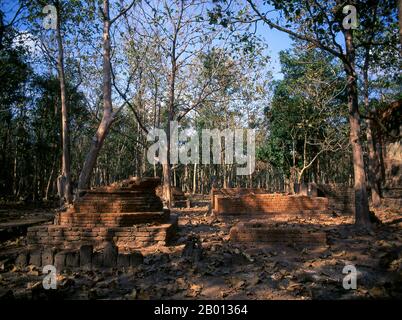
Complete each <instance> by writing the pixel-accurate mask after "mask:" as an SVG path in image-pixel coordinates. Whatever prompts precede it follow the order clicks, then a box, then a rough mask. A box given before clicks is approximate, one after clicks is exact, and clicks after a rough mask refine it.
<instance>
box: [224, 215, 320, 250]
mask: <svg viewBox="0 0 402 320" xmlns="http://www.w3.org/2000/svg"><path fill="white" fill-rule="evenodd" d="M230 240H231V241H236V242H247V243H256V244H258V243H264V244H272V245H282V244H285V245H287V244H296V245H303V246H320V245H326V241H327V236H326V233H325V232H311V231H308V230H306V229H304V228H303V227H302V226H296V227H295V226H291V225H289V224H283V225H282V226H277V225H274V224H271V223H269V222H266V221H259V222H258V221H254V222H241V223H238V224H237V225H236V226H235V227H233V228H232V229H231V230H230Z"/></svg>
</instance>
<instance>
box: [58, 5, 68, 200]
mask: <svg viewBox="0 0 402 320" xmlns="http://www.w3.org/2000/svg"><path fill="white" fill-rule="evenodd" d="M56 3H57V28H56V39H57V47H58V57H57V70H58V74H59V82H60V101H61V122H62V130H61V132H62V146H63V153H62V158H61V179H62V181H63V183H62V186H63V188H62V189H61V190H60V192H61V194H60V198H63V197H64V198H65V201H66V202H67V203H68V204H70V203H71V202H72V190H71V172H70V132H69V119H68V106H67V98H66V85H65V74H64V49H63V43H62V38H61V30H60V28H61V14H60V12H61V7H60V6H61V4H60V2H59V1H57V2H56Z"/></svg>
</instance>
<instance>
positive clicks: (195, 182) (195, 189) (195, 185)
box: [193, 163, 197, 194]
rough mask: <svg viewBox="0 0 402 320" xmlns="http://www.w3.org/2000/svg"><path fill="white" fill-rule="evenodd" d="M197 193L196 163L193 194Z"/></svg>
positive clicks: (195, 166)
mask: <svg viewBox="0 0 402 320" xmlns="http://www.w3.org/2000/svg"><path fill="white" fill-rule="evenodd" d="M195 193H197V164H196V163H194V172H193V194H195Z"/></svg>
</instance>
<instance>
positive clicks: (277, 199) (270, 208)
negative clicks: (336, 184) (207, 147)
mask: <svg viewBox="0 0 402 320" xmlns="http://www.w3.org/2000/svg"><path fill="white" fill-rule="evenodd" d="M214 202H215V207H214V213H215V214H217V215H244V214H270V213H301V212H304V211H310V212H316V211H317V212H324V211H327V210H328V199H326V198H322V197H308V196H300V195H292V196H287V195H282V194H250V195H243V196H239V197H225V196H220V195H216V196H215V201H214Z"/></svg>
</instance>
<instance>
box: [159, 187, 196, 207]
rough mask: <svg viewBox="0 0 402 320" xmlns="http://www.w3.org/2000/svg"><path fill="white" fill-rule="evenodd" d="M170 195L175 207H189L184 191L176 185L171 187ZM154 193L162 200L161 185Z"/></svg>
mask: <svg viewBox="0 0 402 320" xmlns="http://www.w3.org/2000/svg"><path fill="white" fill-rule="evenodd" d="M171 192H172V197H173V207H175V208H185V207H189V206H190V205H189V202H188V199H187V198H186V196H185V194H184V192H183V191H182V190H181V189H180V188H178V187H171ZM156 194H157V196H158V197H159V198H161V199H163V200H164V196H163V187H162V186H158V187H157V188H156Z"/></svg>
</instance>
